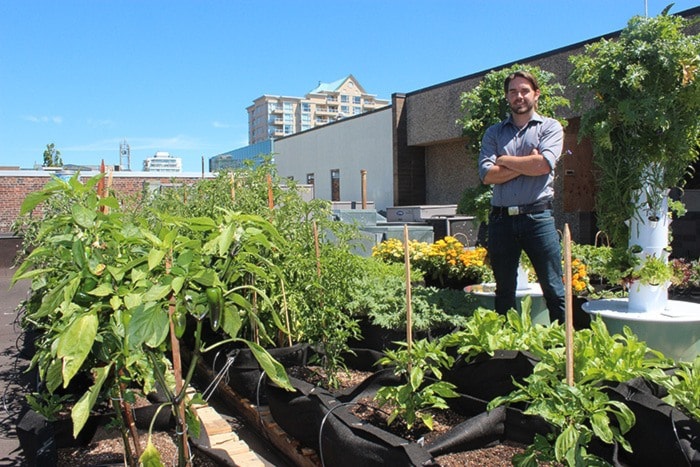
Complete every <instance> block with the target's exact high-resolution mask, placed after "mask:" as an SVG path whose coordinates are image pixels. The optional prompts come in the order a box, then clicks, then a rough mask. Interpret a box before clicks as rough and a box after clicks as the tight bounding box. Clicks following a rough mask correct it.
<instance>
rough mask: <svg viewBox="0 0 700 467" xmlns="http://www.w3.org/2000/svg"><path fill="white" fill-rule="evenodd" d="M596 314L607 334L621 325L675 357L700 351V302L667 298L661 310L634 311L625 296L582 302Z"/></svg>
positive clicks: (692, 355)
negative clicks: (603, 324)
mask: <svg viewBox="0 0 700 467" xmlns="http://www.w3.org/2000/svg"><path fill="white" fill-rule="evenodd" d="M582 308H583V310H584V311H585V312H587V313H589V314H591V315H599V316H600V317H601V318H602V319H603V322H605V326H606V327H607V328H608V331H609V332H610V334H622V329H623V327H624V326H628V327H629V328H630V329H631V330H632V332H633V333H634V334H635V335H636V336H637V337H638V338H639V339H640V340H643V341H645V342H646V343H647V346H649V347H650V348H652V349H655V350H658V351H660V352H662V353H663V354H664V355H665V356H666V357H669V358H673V359H675V360H684V361H692V360H694V359H695V357H697V356H698V355H700V304H698V303H692V302H684V301H679V300H668V301H667V304H666V309H665V310H662V311H643V312H636V311H632V310H630V309H629V301H628V300H627V299H624V298H616V299H607V300H591V301H589V302H586V303H584V304H583V306H582Z"/></svg>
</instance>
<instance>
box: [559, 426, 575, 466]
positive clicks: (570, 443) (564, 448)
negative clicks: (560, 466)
mask: <svg viewBox="0 0 700 467" xmlns="http://www.w3.org/2000/svg"><path fill="white" fill-rule="evenodd" d="M578 436H579V434H578V432H577V431H576V429H575V428H574V426H573V425H567V427H566V428H564V431H562V432H561V434H560V435H559V436H558V437H557V440H556V442H555V443H554V452H555V455H556V457H557V460H558V461H561V460H562V459H564V458H566V457H567V456H568V455H569V453H570V452H571V451H572V450H573V449H574V448H575V447H576V443H577V442H578Z"/></svg>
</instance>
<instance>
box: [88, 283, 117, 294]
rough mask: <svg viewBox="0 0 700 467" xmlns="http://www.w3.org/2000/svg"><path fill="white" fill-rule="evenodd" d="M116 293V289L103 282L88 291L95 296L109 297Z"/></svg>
mask: <svg viewBox="0 0 700 467" xmlns="http://www.w3.org/2000/svg"><path fill="white" fill-rule="evenodd" d="M113 293H114V289H112V286H111V285H109V284H105V283H102V284H100V285H98V286H97V287H95V288H94V289H92V290H90V291H88V294H89V295H94V296H95V297H107V296H109V295H112V294H113Z"/></svg>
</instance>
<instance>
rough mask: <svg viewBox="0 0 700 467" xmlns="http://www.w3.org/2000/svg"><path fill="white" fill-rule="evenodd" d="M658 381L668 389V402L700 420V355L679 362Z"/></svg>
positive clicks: (666, 399) (665, 398) (666, 398)
mask: <svg viewBox="0 0 700 467" xmlns="http://www.w3.org/2000/svg"><path fill="white" fill-rule="evenodd" d="M658 381H659V383H660V384H661V385H662V386H663V387H665V388H666V389H667V390H668V396H666V397H664V400H665V401H666V402H668V403H669V404H671V405H673V406H676V407H679V408H681V410H683V411H684V412H685V413H687V414H688V415H690V416H692V417H695V419H696V420H700V356H698V357H695V360H693V361H692V362H685V361H681V362H678V368H676V369H675V370H674V371H673V372H672V373H670V374H669V375H668V376H666V377H662V378H659V380H658Z"/></svg>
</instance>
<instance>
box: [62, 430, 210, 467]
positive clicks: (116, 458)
mask: <svg viewBox="0 0 700 467" xmlns="http://www.w3.org/2000/svg"><path fill="white" fill-rule="evenodd" d="M139 436H140V439H141V445H142V447H145V446H146V442H147V440H148V433H147V432H145V431H143V430H139ZM151 442H152V443H153V445H154V446H155V447H156V449H158V452H159V453H160V458H161V461H162V462H163V465H177V461H178V449H177V444H176V442H175V434H174V432H173V433H165V432H156V433H153V436H152V437H151ZM109 464H118V465H125V464H124V443H123V442H122V438H121V436H120V434H119V432H118V430H117V429H108V428H106V427H100V428H99V429H98V431H97V433H96V434H95V437H94V438H93V440H92V442H90V444H88V445H87V446H84V447H75V448H64V449H59V450H58V466H59V467H62V466H65V467H69V466H70V467H89V466H95V465H109ZM192 465H194V466H196V467H216V466H217V465H218V464H217V463H216V462H214V461H213V460H212V459H211V458H209V457H208V456H207V455H206V454H204V453H202V452H200V451H198V450H196V449H193V452H192Z"/></svg>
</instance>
